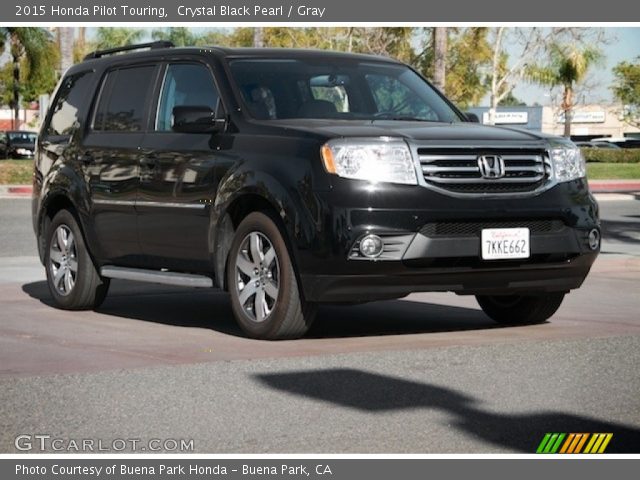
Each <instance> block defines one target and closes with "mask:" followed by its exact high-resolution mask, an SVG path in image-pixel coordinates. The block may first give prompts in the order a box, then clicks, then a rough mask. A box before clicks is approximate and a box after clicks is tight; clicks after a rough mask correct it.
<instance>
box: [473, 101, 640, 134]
mask: <svg viewBox="0 0 640 480" xmlns="http://www.w3.org/2000/svg"><path fill="white" fill-rule="evenodd" d="M469 111H470V112H473V113H475V114H476V115H478V118H479V119H480V122H481V123H489V107H474V108H470V109H469ZM620 112H621V107H620V106H619V105H581V106H579V107H576V109H575V110H574V112H573V121H572V124H571V138H573V139H574V140H591V139H592V138H597V137H614V138H618V137H636V136H639V135H640V129H638V128H637V127H633V126H631V125H629V124H628V123H625V122H624V121H623V120H622V117H621V114H620ZM495 124H496V125H508V126H512V127H518V128H523V129H525V130H531V131H535V132H544V133H550V134H553V135H562V134H563V133H564V114H563V112H562V111H560V109H559V108H556V107H548V106H544V107H543V106H540V105H539V106H533V107H526V106H522V107H499V108H498V109H497V111H496V114H495Z"/></svg>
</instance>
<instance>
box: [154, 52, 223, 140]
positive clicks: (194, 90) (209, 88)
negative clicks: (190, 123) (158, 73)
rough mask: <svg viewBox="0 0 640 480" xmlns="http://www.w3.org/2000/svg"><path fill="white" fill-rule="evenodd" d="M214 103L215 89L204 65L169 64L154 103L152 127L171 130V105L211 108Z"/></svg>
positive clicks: (213, 107)
mask: <svg viewBox="0 0 640 480" xmlns="http://www.w3.org/2000/svg"><path fill="white" fill-rule="evenodd" d="M217 102H218V92H217V90H216V87H215V85H214V83H213V78H212V76H211V73H210V72H209V70H208V69H207V68H206V67H205V66H204V65H196V64H175V65H169V67H168V68H167V73H166V75H165V77H164V84H163V86H162V95H161V98H160V104H159V105H158V118H157V120H156V130H159V131H168V130H171V127H172V112H173V107H183V106H202V107H209V108H210V109H211V110H213V111H215V109H216V104H217Z"/></svg>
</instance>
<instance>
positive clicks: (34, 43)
mask: <svg viewBox="0 0 640 480" xmlns="http://www.w3.org/2000/svg"><path fill="white" fill-rule="evenodd" d="M7 42H8V44H9V50H10V55H11V64H12V70H13V76H12V77H13V85H12V93H13V95H12V100H11V106H12V108H13V128H18V125H19V123H20V89H21V83H20V82H21V71H22V70H23V69H24V68H26V69H27V71H28V72H27V75H26V79H27V81H29V80H31V79H32V78H35V76H36V75H37V74H38V73H39V72H40V69H41V67H42V65H43V64H44V63H45V62H46V60H47V58H46V52H47V47H48V46H50V44H51V42H52V40H51V36H50V35H49V32H48V31H47V30H45V29H43V28H38V27H0V52H4V49H5V47H6V44H7Z"/></svg>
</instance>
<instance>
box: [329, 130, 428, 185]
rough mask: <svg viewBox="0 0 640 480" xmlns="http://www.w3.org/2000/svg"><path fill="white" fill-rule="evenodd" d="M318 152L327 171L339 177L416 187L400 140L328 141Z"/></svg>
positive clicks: (407, 153) (411, 164)
mask: <svg viewBox="0 0 640 480" xmlns="http://www.w3.org/2000/svg"><path fill="white" fill-rule="evenodd" d="M320 153H321V156H322V161H323V163H324V167H325V169H326V170H327V172H329V173H333V174H335V175H338V176H340V177H344V178H353V179H356V180H368V181H370V182H392V183H404V184H406V185H417V184H418V181H417V178H416V168H415V164H414V162H413V158H412V156H411V151H410V150H409V147H408V146H407V144H406V143H405V142H404V141H402V140H400V139H396V138H371V139H364V138H359V139H346V138H345V139H336V140H330V141H328V142H327V143H325V144H324V145H323V146H322V149H321V152H320Z"/></svg>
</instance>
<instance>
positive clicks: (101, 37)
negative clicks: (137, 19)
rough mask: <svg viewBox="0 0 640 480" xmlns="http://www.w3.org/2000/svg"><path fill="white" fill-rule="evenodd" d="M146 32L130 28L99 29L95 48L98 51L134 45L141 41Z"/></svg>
mask: <svg viewBox="0 0 640 480" xmlns="http://www.w3.org/2000/svg"><path fill="white" fill-rule="evenodd" d="M144 33H145V32H144V30H141V29H139V28H128V27H98V29H97V30H96V40H95V42H94V44H93V46H94V47H95V48H96V49H97V50H103V49H106V48H115V47H123V46H126V45H133V44H134V43H136V42H138V41H140V39H141V38H142V36H143V35H144Z"/></svg>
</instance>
